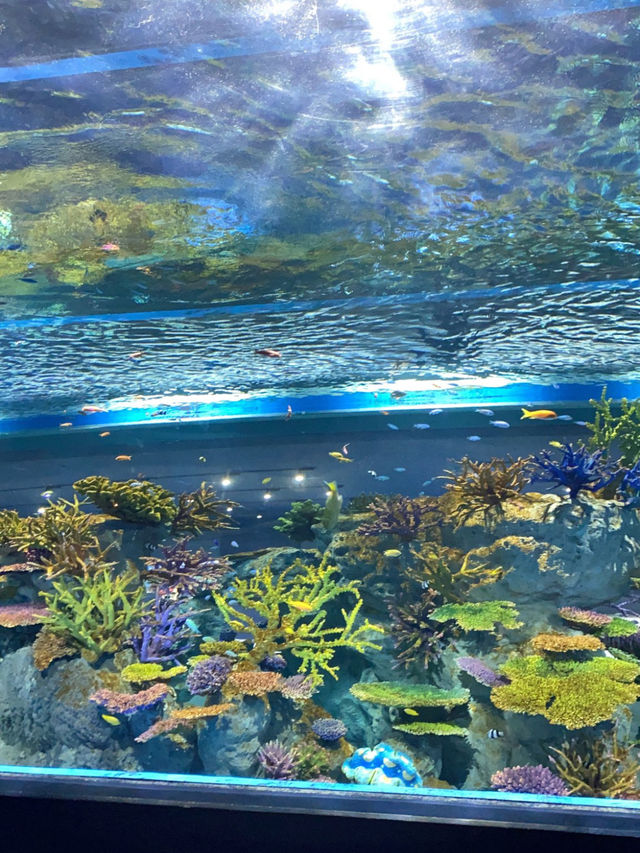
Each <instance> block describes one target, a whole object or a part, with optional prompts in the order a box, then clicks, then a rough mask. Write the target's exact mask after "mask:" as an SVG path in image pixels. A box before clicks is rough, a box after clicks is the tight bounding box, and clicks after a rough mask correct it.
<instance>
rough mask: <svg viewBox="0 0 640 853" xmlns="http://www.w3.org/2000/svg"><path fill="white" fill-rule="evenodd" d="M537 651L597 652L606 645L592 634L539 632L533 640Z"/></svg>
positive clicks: (532, 642)
mask: <svg viewBox="0 0 640 853" xmlns="http://www.w3.org/2000/svg"><path fill="white" fill-rule="evenodd" d="M531 645H532V646H533V648H534V650H535V651H536V652H560V653H562V652H580V651H590V652H595V651H598V650H599V649H604V645H603V644H602V643H601V642H600V640H599V639H598V638H597V637H594V636H593V635H591V634H560V633H557V632H549V633H542V634H538V635H537V636H535V637H533V639H532V640H531Z"/></svg>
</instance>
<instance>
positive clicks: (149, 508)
mask: <svg viewBox="0 0 640 853" xmlns="http://www.w3.org/2000/svg"><path fill="white" fill-rule="evenodd" d="M73 488H74V489H75V490H76V491H77V492H79V493H80V494H81V495H83V496H84V497H86V498H89V499H90V500H91V501H92V502H93V503H94V504H95V505H96V506H97V507H98V508H99V509H101V510H102V511H103V512H107V513H109V515H114V516H116V518H121V519H122V520H123V521H130V522H132V523H133V524H170V523H171V522H172V521H173V519H174V518H175V515H176V512H177V507H176V505H175V503H174V500H173V493H172V492H169V491H167V490H166V489H164V488H163V487H162V486H159V485H157V484H156V483H151V482H149V481H148V480H124V481H117V480H110V479H109V478H108V477H98V476H94V477H85V478H84V479H82V480H76V482H75V483H74V484H73Z"/></svg>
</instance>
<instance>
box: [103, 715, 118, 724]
mask: <svg viewBox="0 0 640 853" xmlns="http://www.w3.org/2000/svg"><path fill="white" fill-rule="evenodd" d="M100 716H101V717H102V719H103V720H104V721H105V723H109V725H110V726H119V725H120V720H119V719H118V718H117V717H114V716H112V715H111V714H100Z"/></svg>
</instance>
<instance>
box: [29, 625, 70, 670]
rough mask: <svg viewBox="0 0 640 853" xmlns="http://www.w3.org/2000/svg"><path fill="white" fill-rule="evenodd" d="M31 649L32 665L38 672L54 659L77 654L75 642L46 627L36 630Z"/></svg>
mask: <svg viewBox="0 0 640 853" xmlns="http://www.w3.org/2000/svg"><path fill="white" fill-rule="evenodd" d="M32 651H33V663H34V666H35V667H36V669H37V670H39V671H40V672H44V670H45V669H47V668H48V667H49V666H50V665H51V663H53V661H54V660H58V659H59V658H65V657H69V656H73V655H77V654H78V648H77V646H76V645H75V644H72V643H71V642H70V640H69V639H67V638H66V637H64V636H60V635H59V634H53V633H52V632H51V631H49V630H48V629H47V628H43V629H42V630H41V631H39V632H38V636H37V637H36V638H35V640H34V643H33V649H32Z"/></svg>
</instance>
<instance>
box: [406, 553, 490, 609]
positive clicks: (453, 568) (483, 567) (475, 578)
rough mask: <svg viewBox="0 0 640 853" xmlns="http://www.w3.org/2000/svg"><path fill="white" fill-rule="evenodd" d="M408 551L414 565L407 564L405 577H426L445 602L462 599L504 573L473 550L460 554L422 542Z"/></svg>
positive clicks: (461, 601) (423, 579)
mask: <svg viewBox="0 0 640 853" xmlns="http://www.w3.org/2000/svg"><path fill="white" fill-rule="evenodd" d="M411 553H412V555H413V557H414V559H415V565H413V566H409V567H408V568H407V575H408V577H410V578H411V579H412V580H415V581H417V582H418V583H423V582H425V581H426V582H427V583H428V585H429V588H430V589H434V590H435V591H436V592H437V593H439V594H440V595H441V596H442V598H443V599H444V601H445V602H449V601H451V602H458V603H464V602H465V601H466V600H467V598H468V595H469V592H470V591H471V590H472V589H475V588H476V587H480V586H486V585H488V584H492V583H495V582H496V581H499V580H501V579H502V578H503V577H504V575H505V574H506V573H507V572H506V571H505V570H504V569H502V568H500V567H496V568H490V567H489V566H488V564H487V563H485V562H480V561H479V560H478V555H477V554H476V553H474V551H469V552H468V553H467V554H464V553H463V552H462V551H458V550H456V549H454V548H447V547H446V546H444V545H440V544H438V543H436V542H425V543H424V544H423V545H422V547H421V548H420V550H419V551H416V550H412V552H411Z"/></svg>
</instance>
